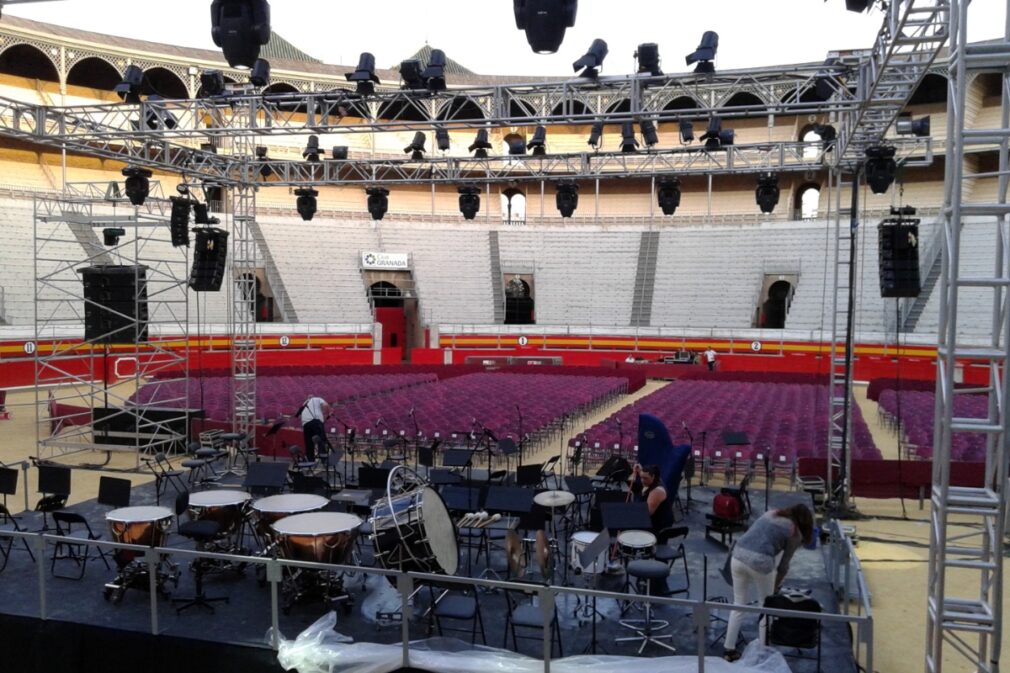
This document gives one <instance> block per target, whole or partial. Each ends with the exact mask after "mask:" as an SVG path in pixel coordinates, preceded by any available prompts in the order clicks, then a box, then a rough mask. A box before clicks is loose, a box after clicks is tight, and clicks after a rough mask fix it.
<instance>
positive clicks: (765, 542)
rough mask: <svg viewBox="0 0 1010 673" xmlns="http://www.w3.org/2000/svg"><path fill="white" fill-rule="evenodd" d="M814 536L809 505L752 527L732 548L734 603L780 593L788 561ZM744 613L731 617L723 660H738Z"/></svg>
mask: <svg viewBox="0 0 1010 673" xmlns="http://www.w3.org/2000/svg"><path fill="white" fill-rule="evenodd" d="M813 536H814V515H813V513H812V512H811V511H810V508H809V507H807V506H806V505H803V504H799V505H793V506H792V507H787V508H785V509H773V510H771V511H770V512H767V513H765V514H764V515H763V516H762V517H761V518H759V519H758V520H757V521H755V522H754V523H753V524H751V527H750V528H749V529H748V530H747V532H746V533H744V534H743V535H742V536H740V538H739V539H738V540H737V541H736V545H734V547H733V551H732V555H733V556H732V560H731V561H730V572H731V573H732V576H733V603H735V604H736V605H746V604H747V601H748V600H749V596H748V594H750V593H752V592H753V593H755V594H757V595H756V596H755V598H757V602H758V605H763V604H764V600H765V598H767V597H768V596H771V595H772V594H774V593H777V592H778V590H779V589H780V588H781V587H782V581H783V580H785V577H786V574H787V573H788V572H789V561H790V560H791V559H792V557H793V553H794V552H795V551H796V549H797V547H799V546H800V544H801V543H805V544H810V542H811V541H812V540H813ZM741 621H743V613H742V612H740V611H738V610H734V611H733V612H731V613H730V615H729V624H728V625H727V627H726V641H725V643H724V647H725V650H724V652H723V658H724V659H726V660H727V661H736V660H737V659H739V658H740V652H739V651H738V650H737V649H736V640H737V636H738V635H739V634H740V622H741ZM764 624H765V621H764V620H761V631H760V639H761V642H762V643H763V642H764V640H765V632H764V631H765V626H764Z"/></svg>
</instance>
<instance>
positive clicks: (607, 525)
mask: <svg viewBox="0 0 1010 673" xmlns="http://www.w3.org/2000/svg"><path fill="white" fill-rule="evenodd" d="M600 515H601V516H602V517H603V527H604V529H606V530H611V531H620V530H652V519H651V518H650V517H649V506H648V505H647V504H646V503H644V502H602V503H600Z"/></svg>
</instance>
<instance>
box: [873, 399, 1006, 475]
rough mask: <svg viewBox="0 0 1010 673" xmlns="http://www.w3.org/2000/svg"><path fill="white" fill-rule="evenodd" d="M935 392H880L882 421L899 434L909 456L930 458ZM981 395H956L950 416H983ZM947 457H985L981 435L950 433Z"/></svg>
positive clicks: (985, 407)
mask: <svg viewBox="0 0 1010 673" xmlns="http://www.w3.org/2000/svg"><path fill="white" fill-rule="evenodd" d="M899 402H900V404H899ZM935 403H936V395H935V393H933V392H930V391H921V390H906V389H902V390H901V392H900V394H899V393H898V392H897V391H895V390H890V389H888V390H883V391H881V392H880V395H879V399H878V404H879V405H880V411H881V413H882V415H883V416H884V418H885V420H886V421H888V422H889V423H890V424H891V425H892V427H894V428H895V430H896V431H897V432H899V433H901V435H902V437H903V439H904V442H905V443H906V445H907V447H908V452H909V456H910V457H913V458H921V459H923V460H929V459H931V458H932V457H933V452H934V446H933V419H934V405H935ZM988 405H989V402H988V399H987V397H986V396H985V395H956V396H955V397H954V415H955V416H957V417H959V418H985V417H986V416H987V414H988ZM950 454H951V459H952V460H956V461H963V462H981V461H984V460H985V435H983V434H982V433H976V432H972V433H966V432H958V433H954V434H953V435H952V436H951V447H950Z"/></svg>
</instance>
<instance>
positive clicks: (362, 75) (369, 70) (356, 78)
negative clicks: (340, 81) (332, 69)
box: [346, 51, 379, 94]
mask: <svg viewBox="0 0 1010 673" xmlns="http://www.w3.org/2000/svg"><path fill="white" fill-rule="evenodd" d="M346 77H347V81H348V82H356V83H357V91H358V93H360V94H371V93H375V85H376V84H378V83H379V78H378V76H377V75H376V74H375V56H373V55H372V54H370V53H368V52H367V51H363V52H361V56H359V57H358V67H357V68H355V69H354V72H349V73H347V75H346Z"/></svg>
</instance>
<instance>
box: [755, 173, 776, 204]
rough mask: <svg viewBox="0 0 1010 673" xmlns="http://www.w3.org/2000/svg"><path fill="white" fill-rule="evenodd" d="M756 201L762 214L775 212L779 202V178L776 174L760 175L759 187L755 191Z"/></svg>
mask: <svg viewBox="0 0 1010 673" xmlns="http://www.w3.org/2000/svg"><path fill="white" fill-rule="evenodd" d="M754 199H755V201H757V204H758V207H760V208H761V212H762V213H770V212H772V211H773V210H775V206H776V205H778V202H779V176H778V175H777V174H775V173H761V174H760V175H758V182H757V187H756V188H755V190H754Z"/></svg>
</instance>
